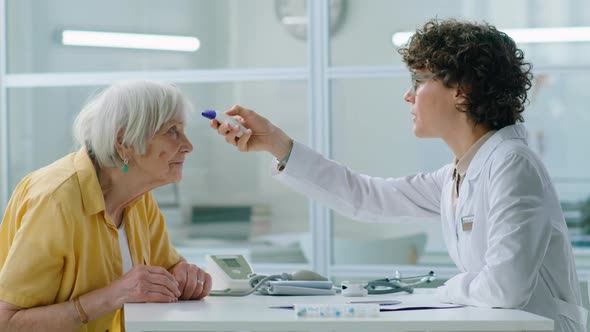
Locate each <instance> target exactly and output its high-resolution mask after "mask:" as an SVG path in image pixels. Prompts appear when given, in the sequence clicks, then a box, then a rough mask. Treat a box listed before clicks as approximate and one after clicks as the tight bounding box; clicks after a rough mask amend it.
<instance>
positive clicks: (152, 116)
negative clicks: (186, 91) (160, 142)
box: [73, 80, 191, 167]
mask: <svg viewBox="0 0 590 332" xmlns="http://www.w3.org/2000/svg"><path fill="white" fill-rule="evenodd" d="M190 109H191V105H190V102H189V101H188V100H187V99H186V97H184V96H183V95H182V93H181V92H180V90H179V89H178V88H177V87H176V86H175V85H174V84H170V83H163V82H156V81H146V80H130V81H122V82H118V83H115V84H113V85H111V86H109V87H108V88H106V89H105V90H103V91H102V92H100V93H99V94H97V95H96V96H94V97H93V98H92V99H91V100H90V101H89V102H88V103H87V104H86V106H84V108H83V109H82V111H80V113H79V114H78V116H77V117H76V120H75V121H74V128H73V129H74V140H75V142H76V143H77V144H78V145H79V146H84V147H86V149H87V150H88V153H89V154H90V155H91V157H92V158H93V159H94V160H95V161H96V162H97V163H98V166H99V167H118V166H120V165H121V164H122V159H121V157H120V156H119V154H118V153H117V150H116V148H115V146H116V145H115V143H116V140H117V135H118V134H119V132H120V131H121V130H122V133H123V137H122V140H121V142H122V144H123V145H125V146H128V147H132V148H134V149H135V151H136V152H137V153H139V154H144V153H145V152H146V148H147V146H146V145H147V140H148V139H149V138H150V137H152V136H153V135H154V134H155V133H156V132H157V131H158V130H160V128H161V127H162V126H163V125H164V124H165V123H167V122H168V121H170V120H171V119H172V118H173V117H174V116H176V114H177V113H178V112H182V114H183V117H184V118H186V115H187V114H188V112H189V111H190Z"/></svg>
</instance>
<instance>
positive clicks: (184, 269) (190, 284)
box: [170, 261, 212, 300]
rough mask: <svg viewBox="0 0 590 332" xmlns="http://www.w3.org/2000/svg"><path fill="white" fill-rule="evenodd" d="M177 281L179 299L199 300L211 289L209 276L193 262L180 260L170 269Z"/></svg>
mask: <svg viewBox="0 0 590 332" xmlns="http://www.w3.org/2000/svg"><path fill="white" fill-rule="evenodd" d="M170 272H171V273H172V275H173V276H174V278H175V279H176V281H178V289H180V291H181V293H182V294H181V295H180V299H181V300H200V299H202V298H204V297H205V296H207V295H209V292H210V291H211V286H212V284H211V276H210V275H209V273H207V272H205V271H204V270H202V269H200V268H199V267H198V266H196V265H194V264H189V263H187V262H185V261H180V262H179V263H178V264H176V265H174V267H172V268H171V269H170Z"/></svg>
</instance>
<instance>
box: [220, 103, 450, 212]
mask: <svg viewBox="0 0 590 332" xmlns="http://www.w3.org/2000/svg"><path fill="white" fill-rule="evenodd" d="M226 114H228V115H230V116H234V117H235V118H236V119H237V120H238V121H240V123H241V124H242V125H243V126H244V127H246V128H249V129H248V130H247V131H246V133H245V134H244V135H243V136H242V137H240V138H239V139H238V138H237V137H236V134H237V133H238V132H239V129H240V128H239V127H238V126H235V127H231V125H229V124H228V123H224V124H221V125H219V123H218V122H217V121H215V120H212V121H211V127H212V128H214V129H216V130H217V132H218V133H219V134H220V135H222V136H224V137H225V140H226V142H228V143H229V144H233V145H235V146H237V148H238V149H239V150H240V151H267V152H269V153H271V154H272V155H273V156H274V157H275V158H276V159H277V160H284V159H288V161H287V164H286V167H284V169H282V167H279V168H281V170H279V168H277V167H276V166H275V167H274V168H273V169H275V171H274V175H275V178H276V179H278V180H279V181H281V182H283V183H285V184H287V185H289V186H290V187H292V188H293V189H295V190H297V191H299V192H301V193H303V194H305V195H307V196H309V197H311V198H313V199H315V200H317V201H319V202H321V203H322V204H324V205H326V206H328V207H330V208H333V209H334V210H336V211H338V212H340V213H342V214H344V215H346V216H349V217H351V218H354V219H358V220H361V221H379V222H387V221H395V218H396V217H399V216H414V217H431V216H438V215H439V213H440V198H441V192H442V187H443V179H444V178H445V177H449V176H450V173H451V171H452V168H451V167H450V166H447V167H444V168H442V169H440V170H439V171H436V172H434V173H428V174H417V175H414V176H408V177H403V178H398V179H384V178H379V177H371V176H367V175H363V174H358V173H356V172H353V171H351V170H350V169H349V168H347V167H345V166H343V165H341V164H339V163H337V162H335V161H332V160H328V159H326V158H325V157H323V156H322V155H321V154H319V153H317V152H315V151H313V150H312V149H310V148H308V147H306V146H305V145H303V144H301V143H298V142H294V141H293V140H292V139H291V138H290V137H289V136H288V135H287V134H286V133H285V132H284V131H283V130H281V129H280V128H278V127H277V126H275V125H273V124H272V123H271V122H270V121H269V120H268V119H266V118H264V117H262V116H260V115H259V114H257V113H256V112H254V111H252V110H248V109H245V108H242V107H240V106H234V107H232V108H231V109H230V110H229V111H227V112H226ZM375 157H376V158H378V157H379V155H376V156H375ZM449 190H450V189H449Z"/></svg>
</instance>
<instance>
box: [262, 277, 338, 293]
mask: <svg viewBox="0 0 590 332" xmlns="http://www.w3.org/2000/svg"><path fill="white" fill-rule="evenodd" d="M332 287H333V283H332V282H331V281H301V280H293V281H267V282H265V283H264V286H261V287H260V288H259V289H258V293H260V294H264V295H334V294H336V291H335V290H334V289H332Z"/></svg>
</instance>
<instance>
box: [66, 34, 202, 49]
mask: <svg viewBox="0 0 590 332" xmlns="http://www.w3.org/2000/svg"><path fill="white" fill-rule="evenodd" d="M62 43H63V44H64V45H72V46H94V47H116V48H138V49H145V50H166V51H182V52H194V51H196V50H198V49H199V47H200V46H201V43H200V41H199V39H198V38H195V37H189V36H169V35H148V34H142V33H119V32H103V31H80V30H64V31H63V32H62Z"/></svg>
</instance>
